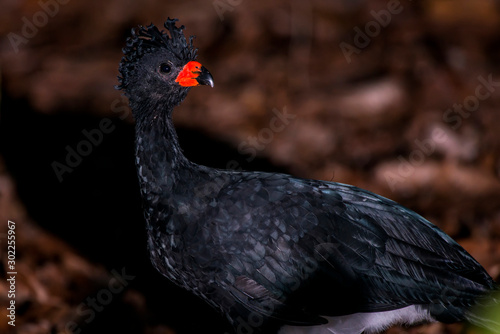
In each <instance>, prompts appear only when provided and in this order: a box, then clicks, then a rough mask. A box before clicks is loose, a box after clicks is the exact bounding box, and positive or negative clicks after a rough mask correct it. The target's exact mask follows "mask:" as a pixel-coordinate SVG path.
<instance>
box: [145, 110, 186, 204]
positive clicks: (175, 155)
mask: <svg viewBox="0 0 500 334" xmlns="http://www.w3.org/2000/svg"><path fill="white" fill-rule="evenodd" d="M155 110H160V111H158V112H154V113H150V114H148V115H147V116H146V117H143V118H139V119H137V120H136V121H137V124H136V155H137V158H136V165H137V168H138V174H139V175H138V176H139V182H140V183H141V189H143V191H145V192H148V193H149V194H147V193H143V194H142V195H143V197H144V198H147V197H148V195H151V193H154V194H159V193H160V192H162V191H163V192H164V191H171V190H172V189H173V187H174V186H175V185H176V183H177V182H178V181H179V180H181V179H182V178H181V175H180V174H181V173H182V172H183V171H185V170H186V169H189V168H193V164H192V163H191V162H190V161H188V160H187V159H186V157H185V156H184V155H183V154H182V150H181V148H180V146H179V141H178V139H177V134H176V132H175V128H174V125H173V122H172V117H171V115H172V108H171V107H170V108H169V109H163V110H161V109H160V108H155ZM158 187H161V189H158Z"/></svg>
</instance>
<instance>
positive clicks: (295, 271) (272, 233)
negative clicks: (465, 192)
mask: <svg viewBox="0 0 500 334" xmlns="http://www.w3.org/2000/svg"><path fill="white" fill-rule="evenodd" d="M243 175H244V174H243ZM213 207H214V211H213V212H211V214H210V216H211V217H213V220H212V221H211V224H210V226H211V229H212V230H211V231H210V233H211V236H212V238H213V242H214V243H215V244H217V245H219V248H218V249H219V252H220V254H219V256H220V257H221V258H223V259H224V261H223V263H226V266H227V267H226V268H225V269H226V270H225V274H224V277H223V278H220V284H221V285H224V287H225V289H226V290H228V291H230V293H231V294H232V295H233V297H234V298H236V299H237V300H238V302H239V303H240V304H242V305H244V306H245V307H246V308H247V309H250V310H252V311H254V312H260V313H262V314H263V315H266V316H268V315H269V314H273V316H274V317H277V318H280V319H281V320H283V321H285V322H287V323H302V324H319V323H321V322H322V320H321V319H320V318H318V317H317V315H342V314H350V313H355V312H376V311H384V310H391V309H396V308H401V307H405V306H408V305H412V304H433V303H435V304H436V310H435V311H436V312H435V313H439V312H442V313H443V316H442V319H444V320H446V319H445V318H446V316H448V315H449V314H448V313H450V312H451V311H453V310H452V308H453V307H459V306H461V305H462V304H467V303H469V304H470V303H471V301H472V300H473V297H475V296H477V295H478V294H479V292H480V291H484V290H485V286H491V285H492V284H493V283H492V280H491V278H490V277H489V276H488V274H487V273H486V272H485V271H484V269H482V267H481V266H480V265H479V264H478V263H477V262H476V261H475V260H474V259H473V258H472V257H471V256H470V255H469V254H468V253H467V252H466V251H465V250H463V249H462V248H461V247H460V246H459V245H458V244H457V243H456V242H454V241H453V240H452V239H451V238H450V237H448V236H447V235H446V234H445V233H443V232H442V231H440V230H439V229H438V228H437V227H435V226H434V225H432V224H431V223H430V222H428V221H427V220H425V219H424V218H422V217H421V216H419V215H417V214H416V213H414V212H412V211H410V210H408V209H405V208H403V207H402V206H400V205H398V204H396V203H395V202H392V201H390V200H388V199H385V198H383V197H381V196H378V195H375V194H372V193H370V192H368V191H365V190H362V189H359V188H356V187H353V186H348V185H343V184H338V183H333V182H321V181H313V180H304V179H297V178H292V177H290V176H288V175H281V174H265V173H262V174H261V173H256V174H248V175H247V176H244V177H241V176H239V177H238V178H237V179H236V181H235V182H230V183H229V185H228V186H227V187H224V188H222V190H221V192H220V193H219V195H218V196H217V198H216V203H215V204H214V206H213ZM443 300H445V301H446V300H448V301H449V305H444V306H443V303H446V302H443ZM440 307H441V308H442V309H440ZM450 310H451V311H450ZM447 312H448V313H447ZM452 313H453V312H452Z"/></svg>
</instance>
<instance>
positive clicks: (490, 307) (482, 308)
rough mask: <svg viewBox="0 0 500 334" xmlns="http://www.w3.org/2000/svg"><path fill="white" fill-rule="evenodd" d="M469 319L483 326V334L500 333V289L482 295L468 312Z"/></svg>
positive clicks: (475, 324)
mask: <svg viewBox="0 0 500 334" xmlns="http://www.w3.org/2000/svg"><path fill="white" fill-rule="evenodd" d="M466 318H467V320H468V321H469V322H470V323H471V324H473V325H474V326H476V327H479V328H482V329H483V331H481V332H480V333H481V334H500V291H495V292H494V293H492V294H491V295H488V296H485V297H482V298H481V299H480V300H478V302H477V304H476V306H474V307H473V308H472V309H471V310H470V311H469V312H467V314H466Z"/></svg>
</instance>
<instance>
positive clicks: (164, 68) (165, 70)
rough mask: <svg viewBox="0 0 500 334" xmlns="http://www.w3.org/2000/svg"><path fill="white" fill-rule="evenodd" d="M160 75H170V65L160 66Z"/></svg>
mask: <svg viewBox="0 0 500 334" xmlns="http://www.w3.org/2000/svg"><path fill="white" fill-rule="evenodd" d="M160 72H161V73H170V65H169V64H161V65H160Z"/></svg>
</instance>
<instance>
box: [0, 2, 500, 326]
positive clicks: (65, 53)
mask: <svg viewBox="0 0 500 334" xmlns="http://www.w3.org/2000/svg"><path fill="white" fill-rule="evenodd" d="M0 7H1V8H2V9H1V11H0V35H1V39H0V72H1V83H0V85H1V109H0V247H1V249H0V255H1V262H0V263H1V264H2V265H1V266H0V305H1V306H2V307H1V308H0V332H1V333H8V332H9V331H12V330H13V328H12V327H10V326H8V325H7V321H6V315H7V310H6V308H5V307H4V306H6V305H7V303H8V302H9V299H8V298H7V290H8V286H7V282H6V276H7V275H6V272H7V271H8V269H7V264H6V247H7V246H6V241H7V238H6V236H7V234H6V233H7V221H8V220H12V221H14V222H15V223H16V233H17V234H16V236H17V248H16V250H17V253H16V256H17V259H16V261H17V262H16V269H17V272H18V275H17V280H16V303H17V304H16V306H17V318H16V331H17V333H23V334H24V333H70V332H75V333H110V332H113V333H155V334H156V333H158V334H160V333H162V334H163V333H165V334H166V333H168V334H172V333H179V334H181V333H223V332H224V331H225V330H227V329H228V328H227V327H226V324H225V321H224V319H223V318H222V317H221V316H219V315H218V314H217V313H215V312H214V311H212V310H211V309H210V308H209V307H208V306H206V305H205V304H203V303H202V302H200V301H198V300H197V299H196V298H194V297H192V296H191V295H190V294H188V293H186V292H184V291H182V290H180V289H178V288H176V287H175V286H174V285H172V284H171V283H170V282H169V281H168V280H167V279H165V278H163V277H162V276H161V275H159V274H158V273H157V272H155V270H154V269H153V268H152V267H151V265H150V262H149V259H148V254H147V252H146V237H145V229H144V220H143V218H142V213H141V207H140V198H139V191H138V186H137V180H136V174H135V167H134V147H133V142H134V129H133V120H132V118H131V116H130V114H129V111H128V109H127V107H126V105H127V102H126V99H124V98H123V97H121V95H120V92H118V91H116V90H115V89H114V88H113V86H114V85H115V84H117V80H116V77H117V75H118V71H117V68H118V63H119V61H120V58H121V48H122V46H123V45H124V41H125V38H126V37H127V36H128V35H129V32H130V29H131V28H132V27H134V26H137V25H138V24H143V25H146V24H149V23H151V22H153V23H155V24H156V25H161V24H162V22H164V20H165V19H166V18H167V17H169V16H170V17H176V18H179V19H180V23H181V24H184V25H185V26H186V30H185V32H186V34H187V35H196V36H197V37H196V40H195V45H196V46H197V47H198V48H199V58H198V59H199V61H200V62H202V64H204V65H205V66H206V67H207V68H208V69H209V70H210V71H211V72H212V74H213V76H214V79H215V88H213V89H210V88H207V87H201V88H196V89H193V90H191V92H190V93H189V96H188V98H187V100H186V101H185V102H184V103H183V105H182V106H180V107H178V108H177V110H176V111H175V115H174V117H175V122H176V126H177V127H178V131H179V136H180V140H181V144H182V146H183V148H184V150H185V154H186V155H187V156H188V157H189V158H190V159H192V160H194V161H196V162H198V163H201V164H205V165H209V166H213V167H220V168H243V169H247V170H268V171H279V172H287V173H291V174H294V175H296V176H300V177H307V178H317V179H323V180H334V181H338V182H343V183H350V184H354V185H357V186H359V187H363V188H366V189H369V190H371V191H374V192H377V193H380V194H382V195H384V196H386V197H389V198H391V199H393V200H396V201H398V202H400V203H402V204H403V205H405V206H408V207H409V208H411V209H413V210H415V211H417V212H418V213H420V214H422V215H423V216H424V217H426V218H428V219H429V220H431V221H432V222H434V223H435V224H436V225H438V226H439V227H440V228H442V229H443V230H444V231H446V232H447V233H449V234H450V235H451V236H452V237H453V238H455V239H456V240H457V241H458V242H459V243H460V244H462V245H463V246H464V247H465V248H466V249H467V250H468V251H469V252H470V253H471V254H472V255H473V256H474V257H475V258H476V259H477V260H478V261H479V262H480V263H481V264H482V265H483V266H484V267H485V268H486V269H487V270H488V272H489V273H490V274H491V275H492V276H493V277H494V278H496V279H497V280H498V278H499V276H500V180H499V178H500V112H499V110H500V109H499V108H500V67H499V66H500V2H498V1H494V0H476V1H469V0H432V1H431V0H429V1H425V0H422V1H410V0H401V1H397V0H389V1H378V0H373V1H367V0H337V1H334V0H331V1H327V0H314V1H309V2H308V1H302V0H277V1H248V0H214V1H211V0H209V1H206V0H205V1H201V0H197V1H168V2H166V1H157V0H147V1H142V2H139V1H131V0H126V1H116V0H110V1H98V0H88V1H74V0H41V1H38V0H25V1H14V0H1V1H0ZM278 115H281V116H278ZM283 115H287V117H284V116H283ZM280 117H281V118H280ZM103 120H104V121H103ZM102 122H104V123H102ZM103 124H105V126H103ZM276 125H279V126H276ZM89 134H90V136H91V137H92V138H93V141H94V142H91V141H90V140H89V138H88V136H89ZM86 143H87V144H86ZM72 150H73V151H76V152H77V153H78V150H79V151H80V152H83V153H82V154H78V155H79V156H80V158H78V157H75V156H74V153H73V156H72V157H69V158H68V154H69V155H72V153H69V152H71V151H72ZM67 159H69V163H70V164H71V165H68V161H67ZM64 166H66V167H64ZM56 170H57V171H56ZM117 273H119V274H118V276H121V277H122V278H121V279H117ZM388 332H389V333H391V334H396V333H428V334H431V333H432V334H438V333H464V332H465V333H478V332H477V331H476V330H474V329H471V328H466V327H464V326H463V325H462V324H455V325H449V326H444V325H441V324H432V325H425V326H421V327H417V328H410V329H408V328H392V329H390V330H389V331H388Z"/></svg>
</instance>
